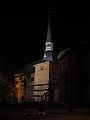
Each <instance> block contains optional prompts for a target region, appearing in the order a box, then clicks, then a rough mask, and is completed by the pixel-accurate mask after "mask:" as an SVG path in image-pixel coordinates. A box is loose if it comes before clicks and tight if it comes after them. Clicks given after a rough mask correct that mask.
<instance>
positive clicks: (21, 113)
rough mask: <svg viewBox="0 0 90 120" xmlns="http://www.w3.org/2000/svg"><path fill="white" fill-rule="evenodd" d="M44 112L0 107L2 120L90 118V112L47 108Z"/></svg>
mask: <svg viewBox="0 0 90 120" xmlns="http://www.w3.org/2000/svg"><path fill="white" fill-rule="evenodd" d="M32 113H33V114H32ZM44 113H45V114H43V115H40V114H41V113H39V114H38V112H37V111H36V110H35V109H30V108H28V109H26V108H25V109H23V108H20V109H17V108H13V109H12V108H0V120H90V115H89V114H86V113H77V112H68V111H67V110H64V109H55V108H52V109H46V110H45V111H44Z"/></svg>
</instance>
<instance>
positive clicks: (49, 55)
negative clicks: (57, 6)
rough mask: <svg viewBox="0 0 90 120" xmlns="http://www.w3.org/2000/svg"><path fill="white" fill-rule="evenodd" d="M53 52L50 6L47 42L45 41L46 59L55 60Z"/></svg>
mask: <svg viewBox="0 0 90 120" xmlns="http://www.w3.org/2000/svg"><path fill="white" fill-rule="evenodd" d="M52 52H53V42H52V33H51V22H50V8H49V9H48V28H47V39H46V43H45V53H44V60H46V61H53V57H52Z"/></svg>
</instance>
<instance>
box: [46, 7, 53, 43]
mask: <svg viewBox="0 0 90 120" xmlns="http://www.w3.org/2000/svg"><path fill="white" fill-rule="evenodd" d="M51 39H52V33H51V22H50V8H49V10H48V29H47V40H46V41H47V42H51Z"/></svg>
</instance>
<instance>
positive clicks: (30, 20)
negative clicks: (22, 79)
mask: <svg viewBox="0 0 90 120" xmlns="http://www.w3.org/2000/svg"><path fill="white" fill-rule="evenodd" d="M63 10H64V8H62V7H60V6H57V5H54V4H52V5H51V24H52V40H53V42H54V53H55V54H58V53H59V52H60V50H62V49H64V48H66V47H68V46H70V45H71V44H74V43H77V42H79V41H82V40H87V37H86V36H87V23H86V21H85V20H86V19H85V16H84V15H81V14H79V13H80V11H78V12H76V13H75V11H74V10H73V11H72V12H70V14H68V12H69V11H67V10H66V12H63ZM19 12H20V11H19ZM77 13H78V14H77ZM12 15H14V14H12ZM16 15H17V16H0V56H1V61H2V64H3V66H7V69H8V67H11V68H12V69H13V71H15V70H16V69H18V68H20V67H23V66H24V65H26V64H28V63H30V62H33V61H35V60H38V59H40V58H42V57H43V53H44V49H45V41H46V32H47V21H48V5H46V6H41V5H39V6H38V7H35V6H33V9H32V8H31V9H30V13H29V14H28V16H19V15H25V14H16Z"/></svg>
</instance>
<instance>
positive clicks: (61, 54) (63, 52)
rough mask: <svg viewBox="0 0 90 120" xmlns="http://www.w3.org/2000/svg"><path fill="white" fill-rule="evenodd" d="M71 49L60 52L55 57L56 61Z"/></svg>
mask: <svg viewBox="0 0 90 120" xmlns="http://www.w3.org/2000/svg"><path fill="white" fill-rule="evenodd" d="M71 48H72V47H70V48H67V49H64V50H62V51H60V53H59V55H58V56H57V60H59V59H61V58H62V57H63V56H64V55H65V54H66V52H68V51H70V50H71Z"/></svg>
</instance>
